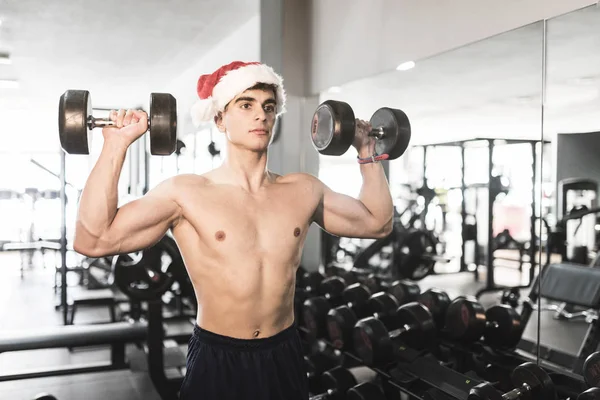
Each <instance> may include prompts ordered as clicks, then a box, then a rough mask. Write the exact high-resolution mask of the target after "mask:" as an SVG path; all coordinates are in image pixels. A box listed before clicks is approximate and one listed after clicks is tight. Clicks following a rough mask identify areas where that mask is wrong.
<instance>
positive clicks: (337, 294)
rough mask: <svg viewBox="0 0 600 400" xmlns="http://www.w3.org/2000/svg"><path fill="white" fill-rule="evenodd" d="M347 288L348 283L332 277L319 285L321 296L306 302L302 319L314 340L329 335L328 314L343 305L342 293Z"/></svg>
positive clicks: (337, 277)
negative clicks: (332, 309)
mask: <svg viewBox="0 0 600 400" xmlns="http://www.w3.org/2000/svg"><path fill="white" fill-rule="evenodd" d="M346 286H347V285H346V282H345V281H344V280H343V279H342V278H340V277H339V276H330V277H328V278H325V279H324V280H323V282H321V284H320V285H319V289H318V293H320V294H321V295H320V296H314V297H310V298H308V299H306V300H305V301H304V304H303V305H302V319H303V321H304V325H305V327H306V329H308V332H309V335H310V337H311V338H312V339H316V338H322V337H325V336H326V335H327V313H328V312H329V310H331V308H332V307H337V306H339V305H340V304H342V302H343V299H342V293H343V291H344V289H345V288H346Z"/></svg>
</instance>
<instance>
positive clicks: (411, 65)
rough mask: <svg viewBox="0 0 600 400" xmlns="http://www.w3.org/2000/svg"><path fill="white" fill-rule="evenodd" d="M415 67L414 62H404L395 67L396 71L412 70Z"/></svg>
mask: <svg viewBox="0 0 600 400" xmlns="http://www.w3.org/2000/svg"><path fill="white" fill-rule="evenodd" d="M414 67H415V62H414V61H407V62H404V63H402V64H400V65H398V66H397V67H396V71H408V70H409V69H413V68H414Z"/></svg>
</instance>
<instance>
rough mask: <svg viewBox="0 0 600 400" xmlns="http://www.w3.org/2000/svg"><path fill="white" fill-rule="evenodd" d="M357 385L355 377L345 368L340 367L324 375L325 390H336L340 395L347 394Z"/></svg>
mask: <svg viewBox="0 0 600 400" xmlns="http://www.w3.org/2000/svg"><path fill="white" fill-rule="evenodd" d="M357 383H358V382H356V379H355V378H354V375H352V373H351V372H350V371H349V370H348V369H347V368H344V367H339V366H338V367H335V368H332V369H330V370H329V371H325V373H323V386H324V387H325V389H331V390H335V391H337V393H339V394H343V393H346V391H348V390H349V389H351V388H352V386H354V385H356V384H357Z"/></svg>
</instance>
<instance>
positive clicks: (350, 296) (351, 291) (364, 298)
mask: <svg viewBox="0 0 600 400" xmlns="http://www.w3.org/2000/svg"><path fill="white" fill-rule="evenodd" d="M369 297H371V292H369V289H368V288H367V287H366V286H365V285H362V284H360V283H353V284H352V285H350V286H348V287H347V288H345V289H344V291H343V292H342V299H344V303H352V306H353V307H356V306H362V305H365V304H367V302H368V301H369Z"/></svg>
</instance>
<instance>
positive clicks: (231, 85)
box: [191, 61, 285, 127]
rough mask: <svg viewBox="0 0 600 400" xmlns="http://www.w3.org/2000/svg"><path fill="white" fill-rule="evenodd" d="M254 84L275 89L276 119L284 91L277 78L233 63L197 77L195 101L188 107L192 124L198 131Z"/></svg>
mask: <svg viewBox="0 0 600 400" xmlns="http://www.w3.org/2000/svg"><path fill="white" fill-rule="evenodd" d="M257 83H266V84H273V85H276V86H277V89H276V90H275V92H276V93H275V100H276V101H277V115H280V114H283V113H284V112H285V90H284V89H283V79H282V78H281V76H279V75H278V74H277V73H275V71H274V70H273V68H271V67H269V66H268V65H265V64H261V63H259V62H242V61H234V62H232V63H230V64H227V65H224V66H222V67H221V68H219V69H217V70H216V71H215V72H213V73H212V74H207V75H202V76H200V78H199V79H198V85H197V92H198V97H199V100H197V101H196V103H194V105H193V106H192V110H191V113H192V122H193V123H194V125H195V126H196V127H198V126H200V124H202V123H203V122H208V121H212V119H213V118H214V117H215V116H216V115H217V113H218V112H219V111H223V110H224V108H225V106H226V105H227V104H228V103H229V102H230V101H231V100H233V99H234V98H235V97H236V96H237V95H239V94H240V93H242V92H244V91H245V90H247V89H249V88H251V87H252V86H254V85H256V84H257Z"/></svg>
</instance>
